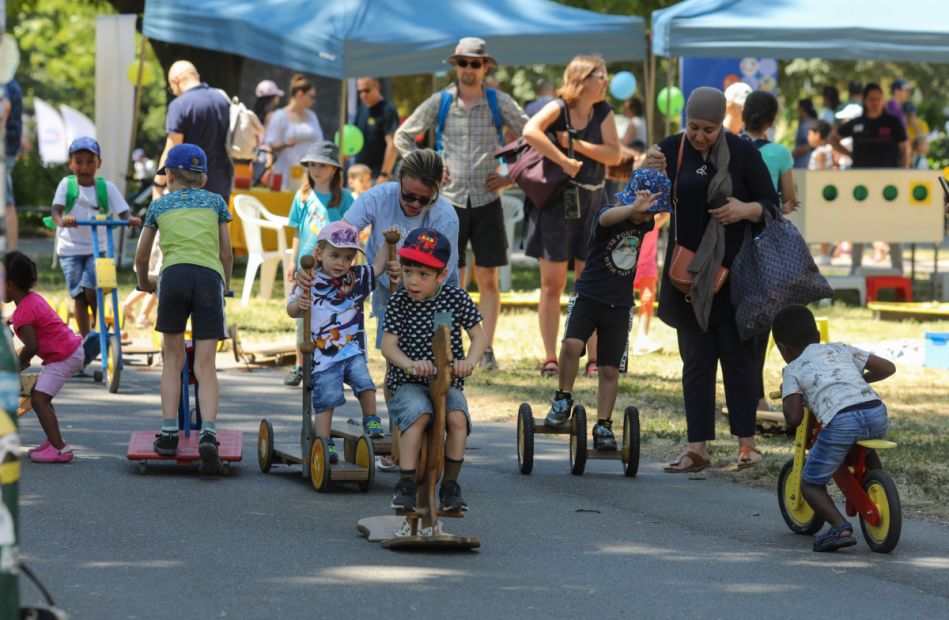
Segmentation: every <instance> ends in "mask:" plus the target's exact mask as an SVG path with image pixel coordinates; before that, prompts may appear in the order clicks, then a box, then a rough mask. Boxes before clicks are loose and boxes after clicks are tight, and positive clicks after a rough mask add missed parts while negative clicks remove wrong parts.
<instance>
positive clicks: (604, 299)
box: [546, 169, 668, 451]
mask: <svg viewBox="0 0 949 620" xmlns="http://www.w3.org/2000/svg"><path fill="white" fill-rule="evenodd" d="M656 174H657V172H656V171H655V170H651V171H647V170H646V169H643V170H637V171H636V172H634V173H633V177H632V178H631V179H630V181H629V185H628V186H627V189H626V191H624V192H623V193H621V194H617V198H619V199H620V203H621V204H618V205H606V206H604V207H602V208H601V209H600V211H599V213H597V215H596V226H595V227H594V228H593V232H592V234H591V235H590V241H589V254H588V258H587V263H586V267H585V268H584V269H583V272H582V273H581V274H580V277H579V278H578V279H577V283H576V285H575V287H574V290H575V292H574V295H573V297H572V298H571V299H570V304H569V305H568V306H567V323H566V327H565V328H564V337H563V342H562V344H561V345H560V361H559V366H560V373H559V389H558V390H557V393H556V394H555V395H554V399H553V402H552V403H551V406H550V411H549V412H548V413H547V418H546V423H547V424H548V425H550V426H560V425H562V424H563V423H564V422H566V421H567V418H568V417H569V416H570V411H571V408H572V407H573V396H572V394H571V392H572V390H573V383H574V381H575V380H576V378H577V369H578V366H579V364H580V356H581V355H582V354H583V349H584V347H585V346H586V341H587V340H588V339H589V338H590V336H591V335H592V334H593V332H596V333H597V336H598V338H597V347H596V349H597V351H596V359H597V367H598V373H597V374H598V376H599V385H598V388H597V397H596V400H597V402H596V411H597V422H596V425H595V426H594V427H593V447H594V448H595V449H596V450H602V451H610V450H616V437H615V436H614V435H613V430H612V426H613V421H612V419H611V417H612V415H613V406H614V405H615V404H616V389H617V385H618V384H619V373H621V372H626V358H627V354H626V348H627V341H628V339H629V330H630V328H631V327H632V321H633V313H632V308H633V280H634V279H635V277H636V262H637V260H638V258H639V247H640V245H641V244H642V240H643V236H645V234H646V233H647V232H648V231H649V230H651V229H652V220H653V217H654V215H655V214H654V213H649V212H648V211H649V210H650V209H653V208H654V207H655V206H656V205H657V203H658V202H659V201H660V199H663V198H664V202H665V204H666V205H668V181H666V185H665V187H666V188H667V189H666V192H665V196H663V195H662V193H660V192H657V193H651V192H649V191H647V190H639V189H638V188H639V187H640V185H639V183H640V182H641V181H642V180H643V179H644V178H645V177H646V176H648V175H656ZM637 177H638V178H637Z"/></svg>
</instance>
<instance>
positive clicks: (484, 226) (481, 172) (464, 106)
mask: <svg viewBox="0 0 949 620" xmlns="http://www.w3.org/2000/svg"><path fill="white" fill-rule="evenodd" d="M445 62H447V63H449V64H451V65H453V66H454V67H455V74H456V79H455V82H454V83H453V84H452V85H450V86H449V87H448V88H446V89H445V91H443V92H444V94H443V92H438V93H435V94H434V95H432V96H431V97H429V98H428V99H427V100H425V101H424V102H423V103H422V105H420V106H419V107H418V108H417V109H416V110H415V111H414V112H413V113H412V115H411V116H409V118H408V119H406V121H405V123H404V124H403V125H402V127H400V128H399V130H398V131H397V132H396V133H395V145H396V147H397V148H398V149H399V152H400V153H402V155H403V156H405V155H406V154H408V153H411V152H412V151H413V150H415V148H416V146H415V138H416V136H418V135H419V134H420V133H422V132H424V131H427V130H429V129H432V128H434V129H436V133H437V134H438V140H437V141H438V142H439V148H440V149H441V153H440V154H441V155H442V157H443V159H444V164H445V187H444V192H443V193H444V195H445V197H446V198H447V199H448V200H450V201H451V203H452V204H453V205H454V207H455V210H456V212H457V213H458V225H459V234H458V244H457V252H458V256H459V264H458V267H459V269H460V271H461V281H462V282H464V281H465V249H466V248H467V247H468V242H469V241H470V242H471V247H472V249H473V250H474V254H475V263H477V267H476V269H475V280H476V281H477V282H478V291H479V292H480V293H481V303H480V310H481V314H482V315H483V316H484V328H485V331H486V332H487V336H488V348H487V350H486V351H485V352H484V356H483V357H482V360H481V364H482V366H484V367H485V368H489V369H493V368H497V361H496V360H495V357H494V351H493V350H492V348H491V347H492V344H493V342H494V330H495V327H496V326H497V321H498V315H499V314H500V310H501V293H500V288H499V282H498V273H499V267H501V266H503V265H506V264H507V234H506V233H505V230H504V211H503V209H502V208H501V200H500V198H499V197H498V192H499V191H501V190H502V189H504V188H505V187H507V186H509V185H510V181H508V179H507V178H506V177H504V176H502V174H500V169H499V164H498V160H497V158H496V157H495V156H494V152H495V151H496V150H497V149H498V148H499V147H500V146H503V144H501V143H502V142H503V141H504V138H503V129H502V128H501V127H499V126H498V125H504V126H506V127H507V128H508V129H510V130H511V132H513V133H514V134H515V135H518V136H519V135H521V131H522V130H523V129H524V124H525V123H527V115H526V114H524V112H523V111H522V110H521V108H520V107H518V105H517V103H515V102H514V100H513V99H512V98H511V97H510V96H509V95H507V94H506V93H503V92H500V91H497V90H494V89H490V88H486V87H485V84H484V81H485V76H486V75H487V73H488V69H489V68H491V67H497V62H496V61H495V60H494V58H492V57H491V56H490V55H489V54H488V50H487V44H486V43H485V42H484V41H483V40H482V39H477V38H474V37H469V38H464V39H461V40H460V41H459V42H458V46H457V47H456V48H455V53H454V54H453V55H452V56H450V57H449V58H447V59H446V60H445ZM445 104H448V105H445Z"/></svg>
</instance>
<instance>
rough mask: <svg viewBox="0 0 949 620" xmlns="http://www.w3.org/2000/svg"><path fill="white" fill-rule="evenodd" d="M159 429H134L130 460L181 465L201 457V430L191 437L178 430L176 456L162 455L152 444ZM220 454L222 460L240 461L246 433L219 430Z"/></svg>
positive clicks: (195, 431)
mask: <svg viewBox="0 0 949 620" xmlns="http://www.w3.org/2000/svg"><path fill="white" fill-rule="evenodd" d="M157 433H158V431H155V430H150V431H133V432H132V438H131V439H130V440H129V450H128V459H129V460H130V461H168V462H171V461H174V462H176V463H178V464H179V465H183V464H187V463H193V462H195V461H197V460H199V459H200V458H201V457H200V456H199V455H198V439H199V437H200V435H201V432H200V431H197V430H194V431H191V436H190V437H185V434H184V432H182V431H179V432H178V454H177V455H176V456H162V455H160V454H158V453H157V452H155V448H154V446H153V445H152V444H154V443H155V435H156V434H157ZM217 440H218V443H219V444H220V445H219V446H218V455H220V457H221V460H222V461H239V460H241V457H242V455H243V453H244V433H242V432H241V431H218V432H217Z"/></svg>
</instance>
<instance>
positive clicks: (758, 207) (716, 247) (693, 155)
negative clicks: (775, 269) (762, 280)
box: [645, 87, 778, 472]
mask: <svg viewBox="0 0 949 620" xmlns="http://www.w3.org/2000/svg"><path fill="white" fill-rule="evenodd" d="M685 115H686V125H685V131H684V132H683V133H680V134H677V135H674V136H669V137H668V138H666V139H664V140H663V141H662V142H660V143H659V144H658V145H657V146H654V147H652V148H650V149H649V151H648V152H647V155H646V164H645V165H647V166H651V167H653V168H658V169H660V170H665V171H666V173H667V174H668V175H669V179H670V180H671V181H672V185H673V197H674V199H673V203H674V212H673V215H672V222H671V225H670V227H669V243H668V248H667V250H666V259H665V268H664V269H663V274H662V285H661V286H660V289H659V318H660V319H662V321H663V322H664V323H666V324H667V325H669V326H670V327H673V328H675V330H676V332H677V335H678V341H679V355H680V356H681V358H682V389H683V395H684V397H685V416H686V423H687V426H688V442H689V443H688V447H687V448H686V449H685V450H684V451H683V452H682V454H681V455H680V456H679V458H677V459H676V460H675V461H673V462H672V463H670V464H668V465H666V466H665V467H664V468H663V469H664V470H665V471H667V472H694V471H701V470H702V469H705V468H706V467H708V466H709V465H710V464H711V463H710V459H709V453H708V447H707V445H706V444H707V442H708V441H711V440H713V439H715V411H716V407H715V383H716V379H717V371H718V364H719V362H721V365H722V373H723V378H724V382H725V402H726V404H727V405H728V422H729V426H730V427H731V433H732V435H735V436H737V437H738V443H739V451H738V468H739V469H744V468H746V467H751V466H753V465H756V464H757V463H759V462H760V461H761V458H762V457H761V453H760V452H758V450H757V448H756V445H755V412H756V408H757V407H756V405H757V403H758V393H757V386H758V380H757V379H756V376H755V375H756V373H757V367H756V363H755V348H754V340H753V339H752V340H748V341H742V340H741V339H740V338H739V336H738V329H737V327H736V325H735V310H734V308H733V307H732V304H731V291H730V286H729V281H728V278H727V277H726V278H725V279H724V283H722V280H721V279H722V275H723V274H722V271H721V269H720V268H721V267H725V268H728V267H730V266H731V263H732V260H734V258H735V256H736V255H737V254H738V250H739V249H740V248H741V243H742V239H743V238H744V235H745V229H746V228H747V227H748V226H753V225H754V224H756V223H759V222H761V221H762V218H763V213H764V209H772V210H774V212H775V213H776V212H777V209H778V196H777V194H776V192H775V189H774V184H773V183H772V182H771V175H770V174H769V172H768V168H767V166H765V163H764V161H763V160H762V159H761V155H760V154H759V153H758V151H757V149H755V147H754V145H753V144H752V143H751V142H749V141H747V140H744V139H742V138H741V137H739V136H737V135H735V134H733V133H731V132H728V131H723V126H722V123H723V121H724V119H725V96H724V94H723V93H722V92H721V91H720V90H718V89H715V88H707V87H702V88H697V89H696V90H694V91H693V92H692V94H691V95H690V96H689V100H688V102H687V103H686V109H685ZM677 245H679V246H682V248H684V249H685V250H688V251H691V252H694V253H695V256H694V258H692V259H691V260H689V261H688V263H687V265H688V278H689V279H690V280H691V284H685V285H683V284H682V283H681V278H680V279H679V280H680V284H679V286H681V287H683V288H685V289H686V290H688V292H687V293H683V292H681V291H680V290H679V289H677V288H676V287H675V286H674V285H673V283H672V280H671V279H670V273H671V272H673V271H675V268H674V266H673V262H674V261H673V254H674V253H676V246H677ZM680 260H681V257H680ZM682 262H683V263H685V261H682Z"/></svg>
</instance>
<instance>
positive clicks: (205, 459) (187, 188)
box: [135, 143, 233, 474]
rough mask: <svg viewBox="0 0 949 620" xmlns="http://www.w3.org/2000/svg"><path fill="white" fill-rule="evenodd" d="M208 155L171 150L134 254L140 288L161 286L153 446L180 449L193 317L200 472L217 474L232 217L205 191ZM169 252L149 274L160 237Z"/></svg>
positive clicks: (190, 148)
mask: <svg viewBox="0 0 949 620" xmlns="http://www.w3.org/2000/svg"><path fill="white" fill-rule="evenodd" d="M207 171H208V160H207V157H206V156H205V154H204V151H203V150H202V149H201V147H199V146H195V145H194V144H187V143H185V144H179V145H177V146H175V147H174V148H172V149H171V150H170V151H169V152H168V157H167V158H165V165H164V167H163V168H162V169H161V170H159V171H158V174H167V176H168V190H169V193H168V194H167V195H165V196H162V197H161V198H159V199H158V200H156V201H154V202H153V203H152V204H151V205H150V206H149V207H148V212H147V213H146V214H145V228H144V229H143V230H142V238H141V239H140V240H139V243H138V251H137V252H136V254H135V266H136V270H137V273H138V287H139V288H140V289H141V290H143V291H154V290H155V288H156V285H157V286H158V318H157V320H156V321H155V330H156V331H159V332H161V333H162V336H163V337H162V358H163V360H164V365H163V367H162V373H161V413H162V426H161V433H160V434H159V435H158V438H157V439H156V440H155V451H156V452H158V453H159V454H161V455H164V456H174V455H175V454H176V453H177V451H178V420H177V416H178V399H179V394H180V390H181V368H182V366H183V365H184V363H185V340H184V332H185V325H186V324H187V322H188V317H189V316H190V317H191V334H192V338H193V339H194V373H195V376H196V378H197V380H198V398H199V399H200V401H201V417H202V422H201V437H200V440H199V442H198V452H199V453H200V455H201V471H202V472H204V473H207V474H219V473H221V471H222V464H221V460H220V457H219V455H218V442H217V429H216V421H217V409H218V382H217V374H216V368H215V352H216V350H217V343H218V340H222V339H224V338H226V337H227V328H226V323H225V319H224V292H225V291H227V290H229V289H230V283H231V269H232V267H233V255H232V253H231V239H230V236H229V235H228V231H227V223H228V222H230V221H231V214H230V212H229V211H228V209H227V204H225V202H224V199H223V198H221V197H220V196H219V195H218V194H212V193H211V192H209V191H206V190H204V189H201V188H202V187H204V184H205V183H206V182H207V180H208V175H207ZM159 231H160V232H161V237H160V241H159V242H158V243H159V246H160V247H161V251H162V254H163V256H164V262H163V263H162V266H161V272H160V274H159V276H158V278H157V280H155V279H153V278H149V276H148V259H149V256H150V255H151V251H152V244H153V243H154V242H155V235H156V233H157V232H159Z"/></svg>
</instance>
